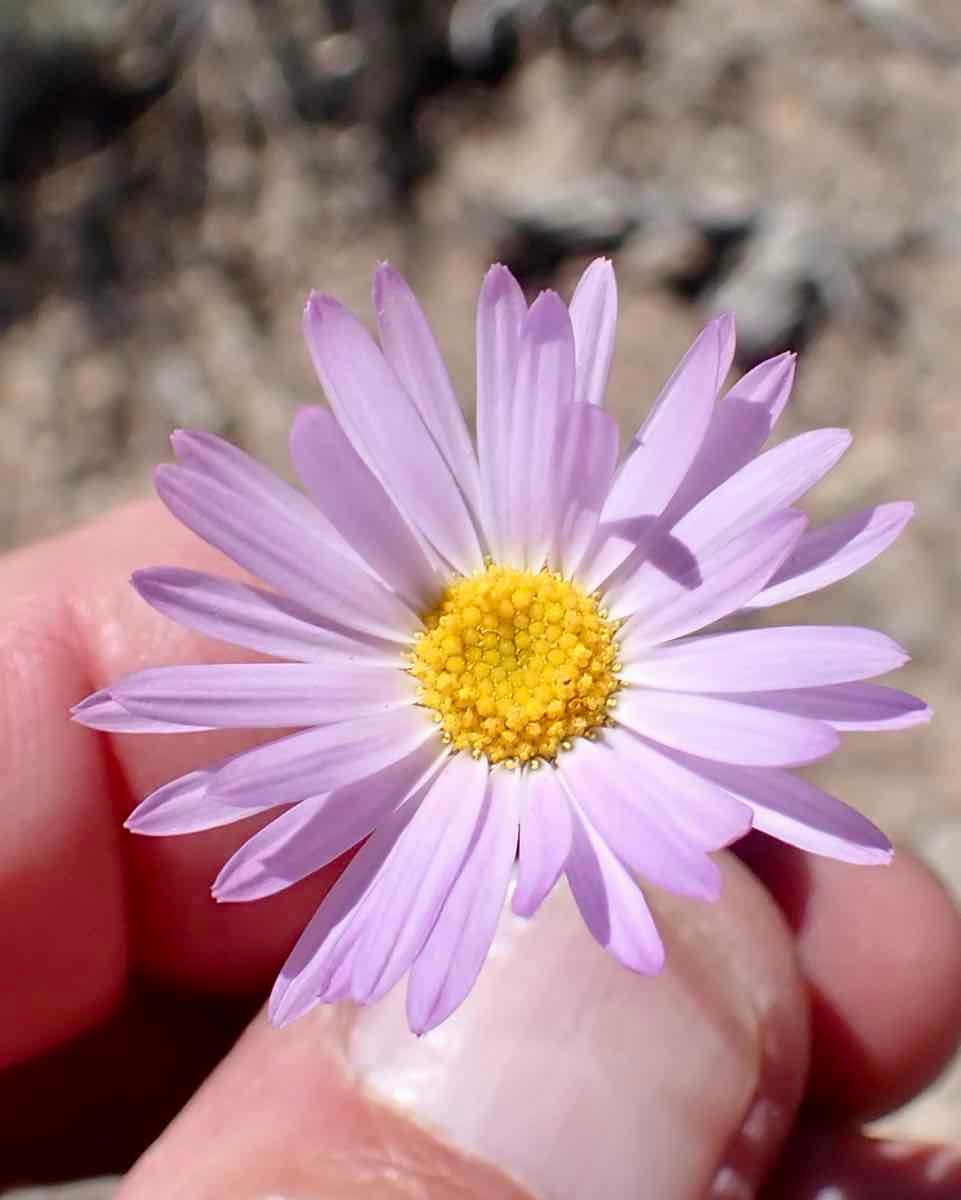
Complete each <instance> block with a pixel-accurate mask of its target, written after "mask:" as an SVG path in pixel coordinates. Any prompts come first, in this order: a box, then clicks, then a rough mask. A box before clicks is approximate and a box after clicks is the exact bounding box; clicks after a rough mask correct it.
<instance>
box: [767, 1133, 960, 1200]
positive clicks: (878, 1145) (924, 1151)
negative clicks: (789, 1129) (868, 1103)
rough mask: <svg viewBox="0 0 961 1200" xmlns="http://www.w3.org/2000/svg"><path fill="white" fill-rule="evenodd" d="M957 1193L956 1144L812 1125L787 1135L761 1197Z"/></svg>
mask: <svg viewBox="0 0 961 1200" xmlns="http://www.w3.org/2000/svg"><path fill="white" fill-rule="evenodd" d="M959 1195H961V1151H959V1150H958V1149H957V1148H952V1147H949V1146H926V1145H921V1144H918V1143H912V1142H899V1141H889V1140H885V1139H881V1138H870V1137H866V1136H864V1135H863V1134H859V1133H855V1132H851V1131H844V1130H837V1129H833V1130H832V1129H825V1128H816V1129H806V1130H804V1131H802V1132H800V1133H798V1134H797V1135H796V1136H795V1137H792V1139H791V1143H790V1146H789V1148H788V1151H787V1153H786V1154H785V1155H784V1158H783V1159H782V1161H781V1163H780V1164H779V1166H778V1170H777V1172H776V1174H775V1175H774V1177H773V1178H772V1179H771V1180H770V1182H769V1183H768V1185H767V1187H766V1188H765V1190H764V1192H763V1200H825V1197H828V1196H836V1197H839V1198H840V1197H842V1196H843V1197H844V1198H845V1200H871V1198H872V1197H875V1196H883V1197H884V1200H957V1197H958V1196H959Z"/></svg>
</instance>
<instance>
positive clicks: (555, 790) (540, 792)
mask: <svg viewBox="0 0 961 1200" xmlns="http://www.w3.org/2000/svg"><path fill="white" fill-rule="evenodd" d="M500 778H501V779H503V780H504V781H505V783H504V786H508V785H507V782H506V781H507V780H508V779H511V778H514V779H519V780H520V782H521V783H522V784H523V804H522V806H521V830H520V848H519V851H518V857H517V885H516V887H515V888H514V895H513V897H512V898H511V907H512V909H513V910H514V912H515V913H516V914H517V915H518V916H519V917H532V916H533V915H534V913H535V912H537V910H538V909H539V908H540V906H541V904H543V902H544V900H545V899H546V898H547V896H548V894H549V893H550V891H551V889H552V888H553V887H554V884H555V883H557V880H558V879H559V878H560V874H561V872H562V871H563V870H564V867H565V865H566V863H567V858H568V855H569V854H570V852H571V838H572V837H573V832H572V827H571V820H572V818H571V807H570V803H569V801H568V799H567V793H566V792H565V791H564V789H563V788H562V787H561V784H560V781H559V780H558V778H557V772H556V771H555V770H554V768H553V767H550V766H542V767H541V768H540V769H539V770H536V771H527V772H526V775H525V776H521V777H518V776H516V775H515V776H513V777H512V776H509V775H504V776H501V777H500Z"/></svg>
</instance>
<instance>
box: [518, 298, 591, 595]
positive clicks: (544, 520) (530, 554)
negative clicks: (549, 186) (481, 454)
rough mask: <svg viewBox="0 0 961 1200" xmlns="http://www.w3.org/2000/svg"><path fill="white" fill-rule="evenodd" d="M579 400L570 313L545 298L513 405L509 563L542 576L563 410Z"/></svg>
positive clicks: (529, 336) (524, 341)
mask: <svg viewBox="0 0 961 1200" xmlns="http://www.w3.org/2000/svg"><path fill="white" fill-rule="evenodd" d="M573 399H574V333H573V330H572V329H571V322H570V317H569V316H568V313H567V308H566V307H565V305H564V304H563V303H562V301H561V299H560V297H559V296H557V295H556V294H555V293H554V292H542V293H541V295H540V296H538V298H537V300H536V301H535V302H534V304H533V305H532V307H531V310H530V312H529V314H528V316H527V320H526V321H525V323H524V329H523V332H522V334H521V344H520V354H519V359H518V366H517V376H516V379H515V381H514V394H513V398H512V400H511V405H512V408H511V415H510V423H511V437H510V472H509V478H508V479H507V485H508V500H507V508H506V516H507V527H506V530H505V533H504V546H503V550H504V561H505V562H507V563H509V564H511V565H512V566H516V567H526V568H528V569H530V570H533V571H538V570H540V568H541V567H542V566H543V564H544V560H545V559H546V557H547V554H548V552H549V551H550V549H551V547H552V543H553V540H554V537H553V535H554V527H555V526H554V522H555V519H556V498H555V483H556V477H555V469H554V468H555V462H554V452H555V446H556V444H557V437H558V427H559V423H560V418H561V412H562V410H563V409H564V408H565V407H567V406H569V405H570V404H571V403H572V402H573Z"/></svg>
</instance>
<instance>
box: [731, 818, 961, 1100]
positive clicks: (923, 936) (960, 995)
mask: <svg viewBox="0 0 961 1200" xmlns="http://www.w3.org/2000/svg"><path fill="white" fill-rule="evenodd" d="M742 856H743V858H744V859H745V861H747V862H748V863H749V864H750V865H751V866H752V867H753V869H754V870H755V872H756V873H757V874H758V876H759V877H760V878H761V879H762V880H763V882H764V883H765V884H766V885H767V887H768V889H769V890H770V891H771V893H772V895H773V896H774V898H775V899H776V900H777V902H778V903H779V905H780V906H781V908H782V909H783V911H784V912H785V914H786V916H787V918H788V922H789V924H790V925H791V926H792V928H793V929H794V931H795V934H796V937H797V946H798V957H799V960H800V963H801V967H802V970H803V971H804V974H805V978H806V979H807V981H808V985H809V987H810V991H811V999H812V1038H813V1045H812V1065H811V1084H810V1097H811V1101H812V1103H813V1104H815V1105H817V1106H818V1109H819V1111H821V1112H836V1113H838V1114H840V1115H844V1116H848V1117H857V1118H859V1119H867V1118H869V1117H873V1116H877V1115H879V1114H880V1113H883V1112H887V1111H889V1110H890V1109H892V1108H895V1107H897V1106H898V1105H899V1104H901V1103H903V1102H904V1101H905V1100H907V1099H909V1098H910V1097H911V1096H913V1095H915V1094H916V1093H917V1092H919V1091H921V1090H922V1088H924V1087H925V1086H926V1085H927V1084H928V1083H929V1082H930V1081H931V1079H932V1078H933V1077H934V1076H935V1075H937V1074H938V1072H939V1071H941V1070H942V1069H943V1067H944V1066H945V1064H946V1063H947V1061H948V1060H949V1059H950V1057H951V1055H952V1053H953V1052H954V1050H955V1048H956V1047H957V1045H958V1042H959V1040H961V918H959V914H958V911H957V909H956V908H955V906H954V904H953V902H952V900H951V899H950V897H949V896H948V894H947V893H946V892H945V890H944V888H942V886H941V885H940V884H939V883H938V881H937V880H936V879H935V877H934V876H933V875H932V874H931V873H930V871H928V870H927V868H926V867H924V866H923V865H922V864H921V863H920V862H919V861H918V859H917V858H915V856H914V855H912V854H911V853H910V851H907V850H899V851H898V853H897V855H896V856H895V858H894V861H893V863H892V864H891V866H889V867H885V868H883V869H881V868H879V869H872V870H852V869H851V868H850V867H848V866H845V865H844V864H842V863H835V862H832V861H830V860H828V859H823V858H815V857H807V858H804V857H802V856H801V855H799V854H798V853H797V852H795V851H792V850H791V849H789V848H788V847H786V846H782V845H780V844H779V843H776V842H772V841H770V840H767V839H765V840H763V841H760V840H756V839H755V838H753V837H752V838H749V839H748V840H747V842H746V843H745V846H744V849H743V851H742Z"/></svg>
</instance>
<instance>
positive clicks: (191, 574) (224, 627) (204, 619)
mask: <svg viewBox="0 0 961 1200" xmlns="http://www.w3.org/2000/svg"><path fill="white" fill-rule="evenodd" d="M130 582H131V583H132V584H133V586H134V587H135V588H136V589H137V591H138V592H139V593H140V595H141V597H142V598H143V599H144V600H146V602H147V603H148V604H149V605H151V606H152V607H153V608H155V609H157V611H158V612H161V613H163V615H164V616H165V617H169V618H170V619H171V620H172V621H176V622H177V624H178V625H184V626H186V628H188V629H195V630H196V631H197V632H198V633H203V634H206V635H207V636H208V637H213V638H219V639H220V640H221V641H223V642H229V643H230V644H231V645H234V646H244V647H245V648H246V649H248V650H257V651H258V652H259V653H261V654H269V655H271V656H273V657H274V658H287V659H293V660H294V661H295V662H315V661H318V660H323V661H326V660H327V659H329V658H331V657H332V656H336V657H338V658H341V659H343V660H344V661H346V662H357V663H370V662H381V663H390V664H395V663H396V662H397V654H398V650H397V647H396V645H393V644H391V643H385V642H380V641H374V640H372V639H370V638H366V637H364V636H362V635H360V634H349V633H344V632H338V631H337V630H334V629H327V628H325V627H324V626H322V625H318V624H317V623H316V619H315V618H314V617H313V615H312V614H311V612H310V610H309V609H306V608H303V607H301V606H300V605H298V604H296V603H295V602H294V601H293V600H288V599H287V598H286V597H285V596H277V595H275V594H274V593H272V592H265V591H262V590H261V589H260V588H255V587H251V586H250V585H249V584H246V583H239V582H238V581H236V580H233V579H220V578H218V577H217V576H216V575H205V574H204V573H203V572H201V571H189V570H187V569H185V568H183V567H148V568H146V569H145V570H143V571H135V572H134V573H133V575H132V576H131V579H130Z"/></svg>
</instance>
